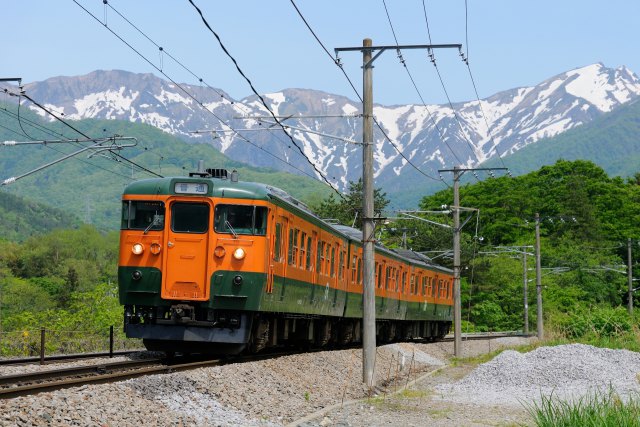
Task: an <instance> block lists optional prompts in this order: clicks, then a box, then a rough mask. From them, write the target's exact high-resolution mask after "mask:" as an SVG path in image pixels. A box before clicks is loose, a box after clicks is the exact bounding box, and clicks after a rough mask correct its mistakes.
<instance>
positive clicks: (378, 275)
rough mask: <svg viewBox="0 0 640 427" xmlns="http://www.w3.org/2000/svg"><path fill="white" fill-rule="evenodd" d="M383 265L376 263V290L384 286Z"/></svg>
mask: <svg viewBox="0 0 640 427" xmlns="http://www.w3.org/2000/svg"><path fill="white" fill-rule="evenodd" d="M381 273H382V264H380V263H379V262H376V288H378V289H380V286H381V285H382V274H381Z"/></svg>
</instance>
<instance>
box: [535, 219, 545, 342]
mask: <svg viewBox="0 0 640 427" xmlns="http://www.w3.org/2000/svg"><path fill="white" fill-rule="evenodd" d="M541 271H542V268H541V267H540V214H539V213H538V212H536V295H537V305H538V307H537V317H538V339H539V340H541V339H543V338H544V321H543V319H542V274H541Z"/></svg>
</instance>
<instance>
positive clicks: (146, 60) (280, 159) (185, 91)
mask: <svg viewBox="0 0 640 427" xmlns="http://www.w3.org/2000/svg"><path fill="white" fill-rule="evenodd" d="M73 2H74V3H75V4H76V5H78V6H79V7H80V8H81V9H83V10H84V11H85V12H86V13H87V14H88V15H90V16H91V17H92V18H93V19H95V20H96V21H97V22H99V23H100V24H101V25H103V26H104V27H105V28H106V29H107V30H109V32H110V33H111V34H113V35H114V36H115V37H116V38H118V39H119V40H120V41H121V42H122V43H124V44H125V45H126V46H127V47H128V48H129V49H131V50H132V51H133V52H134V53H136V54H137V55H138V56H139V57H140V58H142V59H143V60H144V61H145V62H147V63H148V64H149V65H151V67H153V68H154V69H155V70H157V71H158V72H159V73H160V74H162V75H163V76H164V77H166V78H167V79H168V80H169V81H170V82H171V83H173V84H174V85H175V86H176V87H178V88H179V89H180V90H181V91H182V92H183V93H184V94H185V95H187V96H188V97H189V98H191V99H193V100H194V101H195V102H196V104H197V105H198V106H200V107H201V108H202V109H204V110H205V111H206V112H208V113H210V114H211V115H212V116H213V117H215V118H216V119H217V120H218V121H219V122H220V123H221V124H222V125H223V126H227V127H228V128H229V129H230V130H232V131H233V132H234V135H235V136H237V137H238V138H240V139H241V140H242V141H244V142H246V143H248V144H250V145H252V146H253V147H255V148H257V149H259V150H261V151H263V152H265V153H266V154H267V155H269V156H271V157H273V158H274V159H277V160H279V161H281V162H283V163H284V164H286V165H288V166H289V167H291V168H292V169H295V170H297V171H299V172H300V173H302V174H304V175H306V176H308V177H310V178H312V179H314V180H315V179H317V177H315V176H313V175H311V174H309V173H307V172H306V171H304V170H302V169H300V168H298V167H296V166H294V165H292V164H291V163H289V162H288V161H286V160H284V159H282V158H280V157H278V156H277V155H275V154H274V153H271V152H269V151H267V150H266V149H264V148H263V147H260V146H259V145H257V144H255V143H253V142H252V141H250V140H249V139H248V138H246V137H245V136H244V135H242V134H240V133H239V132H237V131H235V130H234V129H233V127H232V126H231V125H229V124H228V123H226V122H225V121H224V120H223V119H222V118H221V117H219V116H218V115H217V114H216V113H215V112H214V111H212V110H210V109H208V108H207V107H205V105H204V103H203V102H201V101H200V100H199V99H197V98H196V97H195V96H194V95H192V94H191V93H190V92H189V91H188V90H186V89H185V88H184V87H183V85H181V84H180V83H178V82H177V81H175V80H174V79H173V78H172V77H170V76H169V75H168V74H167V73H166V72H165V71H164V70H163V69H161V68H159V67H158V66H156V65H155V64H154V63H153V62H152V61H151V60H149V59H148V58H147V57H146V56H144V55H143V54H142V53H141V52H140V51H138V50H137V49H136V48H134V47H133V46H132V45H131V44H130V43H128V42H127V41H126V40H125V39H124V38H123V37H121V36H120V35H119V34H117V33H116V32H115V31H114V30H113V29H111V28H110V27H108V26H106V25H105V24H103V23H102V22H101V21H100V19H98V17H96V16H95V15H94V14H93V13H91V12H90V11H89V10H87V9H86V8H85V7H84V6H82V5H81V4H80V3H78V2H77V1H76V0H73ZM114 10H115V9H114ZM117 13H118V12H117ZM118 14H119V15H120V13H118ZM123 19H125V20H127V19H126V18H124V17H123ZM105 22H106V21H105ZM127 22H130V21H128V20H127ZM131 25H133V24H131ZM134 28H136V29H137V27H135V26H134ZM145 37H146V36H145ZM152 43H153V44H155V45H156V46H159V45H158V44H157V43H155V42H153V41H152ZM170 57H171V58H172V59H173V57H172V56H170ZM174 60H175V59H174Z"/></svg>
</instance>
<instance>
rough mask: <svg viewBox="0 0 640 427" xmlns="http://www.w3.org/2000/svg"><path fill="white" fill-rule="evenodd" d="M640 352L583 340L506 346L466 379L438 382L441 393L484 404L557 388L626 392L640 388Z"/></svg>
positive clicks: (562, 392)
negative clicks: (519, 348)
mask: <svg viewBox="0 0 640 427" xmlns="http://www.w3.org/2000/svg"><path fill="white" fill-rule="evenodd" d="M639 381H640V354H639V353H635V352H632V351H628V350H611V349H603V348H597V347H593V346H589V345H583V344H570V345H561V346H556V347H540V348H538V349H536V350H534V351H531V352H529V353H524V354H522V353H518V352H516V351H513V350H506V351H504V352H502V353H501V354H499V355H498V356H497V357H495V358H494V359H493V360H491V361H490V362H487V363H484V364H482V365H480V366H478V368H476V369H475V370H474V371H473V372H472V373H471V374H469V375H468V376H466V377H465V378H464V379H462V380H460V381H458V382H456V383H454V384H445V385H440V386H438V387H437V391H438V392H439V393H440V394H441V398H443V399H448V400H454V401H459V402H462V401H463V402H466V403H468V402H475V403H481V404H505V403H510V404H514V405H520V402H524V401H531V400H534V399H539V398H540V397H541V395H545V396H549V395H551V394H552V393H553V395H554V396H556V397H558V398H563V399H566V398H578V397H580V396H583V395H585V394H588V393H593V392H595V391H599V392H607V391H608V390H609V388H611V389H612V390H613V391H615V392H616V393H618V394H619V395H620V396H622V397H624V396H629V395H630V394H634V393H638V392H640V383H639Z"/></svg>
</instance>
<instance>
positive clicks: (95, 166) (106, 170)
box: [0, 91, 131, 180]
mask: <svg viewBox="0 0 640 427" xmlns="http://www.w3.org/2000/svg"><path fill="white" fill-rule="evenodd" d="M7 93H8V91H7ZM12 95H13V94H12ZM13 96H15V95H13ZM0 112H2V113H4V114H7V115H9V116H10V117H13V118H16V119H17V120H18V121H20V120H22V121H25V122H27V123H29V124H30V125H31V126H32V127H34V128H35V129H37V130H39V131H40V132H43V133H46V134H49V135H52V136H61V137H63V138H66V137H65V136H64V135H63V134H62V133H57V132H55V131H53V130H51V129H48V128H47V127H45V126H42V125H40V124H38V123H36V122H34V121H32V120H29V119H26V118H24V117H20V116H18V115H16V114H15V113H13V112H11V111H9V110H7V109H6V108H0ZM0 127H2V128H4V129H7V130H8V131H10V132H12V133H15V134H16V135H19V136H26V137H27V138H29V139H32V140H33V139H34V138H32V137H30V136H29V135H28V134H26V133H25V132H24V131H23V133H20V132H17V131H15V130H13V129H10V128H8V127H6V126H2V125H0ZM21 128H22V126H21ZM69 142H70V143H75V144H76V145H78V146H80V147H82V145H81V144H79V143H78V141H77V140H69ZM45 146H46V147H47V148H48V149H50V150H53V151H55V152H56V153H58V154H62V155H66V154H67V153H65V152H64V151H62V150H58V149H56V148H53V147H51V146H49V145H46V144H45ZM73 160H76V161H79V162H82V163H84V164H86V165H89V166H91V167H92V168H94V169H100V170H103V171H105V172H109V173H111V174H113V175H116V176H120V177H124V178H126V179H127V180H130V179H131V178H130V177H128V176H126V175H123V174H121V173H118V172H115V171H112V170H111V169H107V168H105V167H102V166H99V165H97V164H94V163H91V162H89V161H86V160H84V159H79V158H73ZM116 161H117V160H116ZM117 162H119V161H117Z"/></svg>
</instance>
